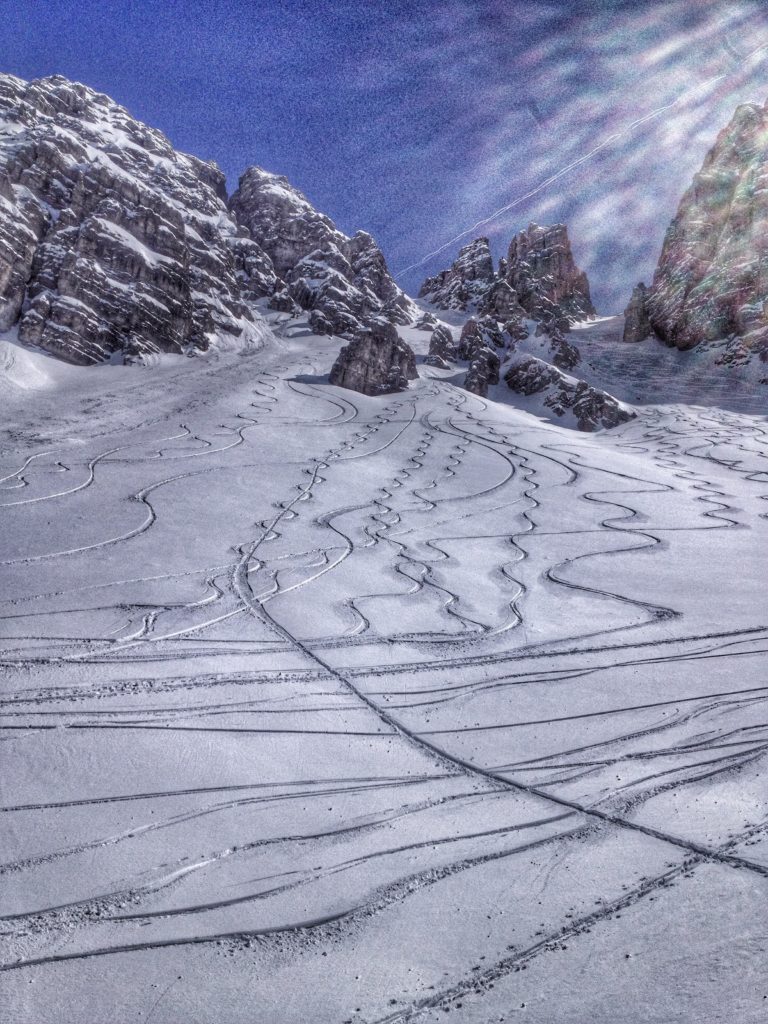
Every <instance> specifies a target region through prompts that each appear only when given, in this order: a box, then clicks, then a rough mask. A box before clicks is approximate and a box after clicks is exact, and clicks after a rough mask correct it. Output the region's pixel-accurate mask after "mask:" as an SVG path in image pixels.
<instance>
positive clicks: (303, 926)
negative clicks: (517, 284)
mask: <svg viewBox="0 0 768 1024" xmlns="http://www.w3.org/2000/svg"><path fill="white" fill-rule="evenodd" d="M277 319H280V318H279V317H278V318H277ZM274 330H275V333H276V336H275V338H274V339H272V340H270V339H267V341H266V343H265V347H264V348H263V349H262V350H261V351H260V352H258V353H255V354H252V355H250V356H249V355H244V356H242V355H234V354H228V353H223V354H218V353H213V354H211V355H208V356H203V357H200V358H197V359H191V360H190V359H183V358H181V357H176V356H163V357H161V358H160V360H159V362H158V364H157V365H155V366H153V367H152V368H149V369H146V368H129V367H121V366H100V367H95V368H89V369H83V368H79V367H73V366H67V365H64V364H61V363H57V362H56V361H54V360H53V359H51V358H49V357H46V356H44V355H42V354H41V353H36V352H33V351H30V350H28V349H23V348H20V347H19V346H18V344H16V343H15V341H14V339H13V338H12V337H10V336H9V337H7V338H6V339H5V340H4V341H3V342H2V350H1V352H0V380H1V381H2V401H3V404H4V409H5V411H6V422H10V423H13V427H12V428H9V429H7V430H5V432H4V436H3V444H2V459H1V462H0V504H1V505H2V522H3V528H2V530H1V531H0V547H1V548H2V550H1V551H0V561H1V562H2V572H3V580H4V582H3V601H2V604H0V622H1V623H2V629H3V634H4V638H5V639H4V641H3V645H2V647H3V653H2V664H3V684H2V739H3V741H4V742H3V747H2V750H3V764H4V770H3V772H2V795H1V797H0V803H1V805H2V823H3V828H2V829H0V844H2V854H1V855H0V861H1V862H2V866H1V867H0V873H2V918H3V919H2V923H1V925H0V933H1V934H0V946H1V947H2V962H3V964H4V965H5V967H4V971H3V973H2V974H0V985H1V986H2V997H1V998H2V1007H3V1010H2V1014H0V1015H1V1016H2V1018H3V1019H4V1020H8V1021H12V1022H13V1024H90V1022H106V1021H115V1022H128V1021H141V1022H150V1024H180V1022H182V1021H183V1022H185V1024H192V1022H196V1024H214V1022H215V1024H254V1022H255V1021H259V1022H280V1024H304V1022H307V1021H313V1022H332V1024H342V1022H346V1024H349V1022H354V1024H362V1022H367V1024H373V1022H383V1021H389V1022H405V1021H423V1022H427V1021H430V1022H431V1021H437V1020H445V1019H450V1020H454V1019H455V1020H459V1021H462V1022H464V1021H466V1022H478V1024H480V1022H482V1024H487V1022H490V1021H517V1020H520V1021H527V1022H529V1024H586V1022H590V1024H617V1022H640V1021H642V1022H645V1024H647V1022H654V1024H672V1022H681V1024H682V1022H686V1024H689V1022H693V1021H697V1022H713V1021H727V1022H729V1024H736V1022H738V1024H747V1022H758V1021H760V1022H763V1021H765V1019H766V1012H768V1011H767V1010H766V1006H768V1002H766V995H768V978H767V977H766V946H767V945H768V936H767V933H766V925H765V899H766V894H768V878H767V877H766V875H768V827H767V826H766V813H767V811H768V792H767V791H766V785H765V781H766V776H765V765H766V761H765V753H766V749H767V747H768V732H766V710H767V706H766V698H767V697H768V681H767V680H766V676H765V650H766V646H767V645H768V592H766V587H765V580H764V571H763V570H764V565H765V552H766V550H767V549H768V519H767V518H766V511H767V510H768V505H766V496H767V495H768V459H766V424H765V419H764V417H763V416H762V415H757V414H756V413H758V412H760V411H761V410H762V408H763V407H764V399H760V398H757V399H755V400H754V401H755V402H756V403H757V408H749V407H748V405H746V404H745V406H744V411H741V412H738V411H724V408H722V407H719V406H724V405H727V404H728V399H729V397H730V398H733V393H734V389H731V392H732V393H731V395H730V396H729V395H728V394H727V385H726V384H719V385H718V386H720V387H721V392H720V393H710V392H708V390H707V387H708V384H707V380H708V378H706V375H702V374H699V373H697V372H696V370H695V367H696V366H697V365H699V364H697V363H696V362H690V360H694V361H695V360H696V358H697V357H696V355H695V353H694V354H691V355H687V354H684V353H678V352H673V351H671V350H669V349H665V348H664V347H663V346H661V345H659V344H658V343H657V342H655V341H651V340H648V341H646V342H640V343H638V344H637V345H622V344H621V342H620V341H619V338H620V335H621V330H622V323H621V321H620V320H615V319H614V320H607V321H598V322H597V323H594V324H592V325H587V326H585V327H584V328H583V329H582V330H579V331H576V332H574V334H573V335H572V336H571V337H572V339H573V340H574V342H575V343H576V344H577V345H578V347H579V349H580V352H581V363H580V364H579V368H578V371H577V372H578V373H579V375H580V377H582V378H584V379H587V380H588V381H590V383H593V384H596V385H598V386H603V387H610V388H611V390H612V393H614V394H616V396H617V397H618V398H619V399H621V400H623V401H628V402H631V403H634V405H635V409H636V410H637V412H638V415H637V418H635V419H633V420H632V421H630V422H628V423H625V424H622V425H620V426H618V427H616V428H614V429H613V430H610V431H602V432H598V433H594V434H580V433H577V432H575V431H574V430H572V429H568V427H567V426H566V425H559V424H558V423H557V422H553V421H549V420H545V419H543V418H541V415H540V414H542V413H543V412H544V411H545V410H543V409H542V408H540V407H539V406H536V405H535V404H534V403H535V396H533V397H532V398H531V399H523V398H520V396H515V395H513V394H512V393H511V392H510V391H509V389H508V388H506V387H505V385H504V384H503V382H502V383H500V384H499V385H493V388H494V391H493V395H492V396H491V397H490V398H488V399H484V398H479V397H477V396H475V395H472V394H470V393H468V392H467V391H465V390H463V389H462V388H461V387H460V386H459V385H460V384H461V380H462V373H463V372H464V371H462V370H455V369H453V368H449V369H440V368H437V367H433V366H429V365H427V364H426V363H425V362H424V357H425V356H426V353H427V350H428V346H429V341H430V334H429V332H425V331H419V330H417V329H415V328H406V329H403V330H402V331H401V333H402V335H403V337H404V339H405V340H406V341H408V343H409V344H411V345H412V346H413V347H414V348H415V349H416V352H417V355H418V358H419V372H420V378H419V379H418V380H413V381H411V382H410V384H409V387H408V389H407V390H406V391H404V392H402V393H399V394H393V395H385V396H380V397H375V398H368V397H365V396H363V395H360V394H356V393H353V392H351V391H347V390H344V389H342V388H337V387H332V386H331V385H329V384H328V383H327V379H328V378H327V375H328V372H329V370H330V367H331V365H332V363H333V361H334V359H335V358H336V356H337V354H338V351H339V346H340V342H339V340H338V339H329V338H318V337H314V336H311V335H310V334H309V333H308V330H307V329H306V328H305V327H302V326H301V321H297V320H295V319H294V320H292V321H290V322H288V321H285V322H284V323H282V324H281V323H277V324H276V325H275V327H274ZM454 331H455V332H456V335H457V334H458V328H457V327H456V326H455V325H454ZM545 344H548V341H547V339H546V338H542V340H541V345H542V346H543V345H545ZM523 350H525V348H524V349H523ZM527 350H528V351H530V352H531V353H532V354H535V353H536V349H535V345H534V339H531V340H530V342H529V343H528V349H527ZM544 354H545V355H546V353H544ZM686 359H688V360H689V362H688V363H684V361H685V360H686ZM672 362H674V364H675V366H677V367H678V370H679V373H678V375H677V377H676V378H675V377H674V375H673V374H672V372H671V370H672ZM690 367H694V370H693V371H692V372H689V369H687V368H690ZM633 368H634V371H633ZM502 373H503V367H502ZM712 380H713V381H715V380H717V381H722V380H723V368H718V370H717V374H714V373H713V376H712ZM664 381H666V382H667V384H668V389H667V391H666V392H665V391H663V389H662V386H661V384H662V382H664ZM670 381H671V383H669V382H670ZM617 389H618V390H617ZM686 389H687V390H686ZM723 396H724V397H723ZM686 400H687V401H689V402H690V401H694V400H695V401H697V402H698V403H699V404H698V405H691V404H682V403H683V402H684V401H686ZM660 401H673V402H675V403H677V404H672V405H649V404H644V403H649V402H660ZM526 403H528V404H526ZM731 408H733V406H732V405H731ZM448 1013H450V1016H448Z"/></svg>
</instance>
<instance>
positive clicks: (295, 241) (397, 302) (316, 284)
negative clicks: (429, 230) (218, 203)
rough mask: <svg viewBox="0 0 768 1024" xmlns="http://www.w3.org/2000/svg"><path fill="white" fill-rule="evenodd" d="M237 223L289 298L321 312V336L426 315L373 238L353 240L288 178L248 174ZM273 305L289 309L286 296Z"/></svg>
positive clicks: (236, 206) (237, 200)
mask: <svg viewBox="0 0 768 1024" xmlns="http://www.w3.org/2000/svg"><path fill="white" fill-rule="evenodd" d="M230 209H231V211H232V213H233V214H234V216H235V217H236V218H237V221H238V223H239V224H241V225H242V226H243V227H244V228H245V229H247V231H248V232H249V234H250V236H251V238H252V239H254V241H255V242H257V243H258V245H259V246H260V247H261V248H262V249H263V250H264V251H265V252H266V253H267V254H268V255H269V257H270V259H271V260H272V263H273V264H274V268H275V271H276V273H277V274H279V275H280V277H281V278H284V280H285V281H286V282H287V292H288V294H289V296H290V298H291V299H293V301H294V302H296V303H297V304H298V305H299V306H300V307H301V308H303V309H309V310H315V311H317V314H318V315H317V316H316V317H315V322H316V323H317V324H318V325H323V326H324V330H323V333H331V334H344V335H352V334H354V333H355V332H357V331H359V330H360V329H361V328H362V327H363V326H364V325H365V324H366V323H367V321H368V320H369V319H370V318H371V317H372V316H375V315H379V314H381V315H384V316H385V317H386V318H387V319H389V320H391V321H392V322H393V323H399V324H407V323H412V322H413V321H414V320H416V319H417V318H418V317H419V316H420V315H421V314H420V310H418V309H417V307H416V305H415V304H414V303H413V302H412V301H411V300H410V299H409V298H408V297H407V296H406V295H405V294H404V293H403V292H402V291H401V289H400V288H398V286H397V285H396V284H395V282H394V280H393V278H392V276H391V275H390V273H389V270H388V269H387V264H386V260H385V259H384V256H383V254H382V252H381V250H380V249H379V247H378V246H377V245H376V242H375V241H374V240H373V238H372V237H371V236H370V235H369V234H368V233H367V232H365V231H358V232H357V233H356V234H355V235H353V236H352V237H351V238H350V237H348V236H347V235H345V234H344V233H343V232H341V231H339V230H338V228H337V227H336V225H335V224H334V223H333V221H332V220H331V219H330V217H327V216H326V215H325V214H323V213H320V212H319V211H318V210H316V209H315V208H314V206H312V204H311V203H310V201H309V200H308V199H307V197H306V196H305V195H303V194H302V193H301V192H299V190H298V189H296V188H294V186H293V185H291V183H290V182H289V181H288V179H287V178H285V177H283V176H281V175H278V174H270V173H269V172H268V171H265V170H263V169H262V168H260V167H249V168H248V170H247V171H246V172H245V174H244V175H243V176H242V177H241V178H240V182H239V185H238V189H237V191H236V192H235V193H234V195H233V196H232V198H231V200H230ZM279 295H280V297H279V298H277V299H275V300H273V302H272V303H271V304H272V305H273V307H274V306H275V303H276V302H279V303H280V304H281V306H280V308H283V304H284V302H285V300H284V298H283V293H282V292H280V293H279Z"/></svg>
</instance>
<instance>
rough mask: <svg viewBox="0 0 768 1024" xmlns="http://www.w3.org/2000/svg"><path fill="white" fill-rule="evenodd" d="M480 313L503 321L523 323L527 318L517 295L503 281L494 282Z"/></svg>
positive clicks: (482, 301) (484, 297)
mask: <svg viewBox="0 0 768 1024" xmlns="http://www.w3.org/2000/svg"><path fill="white" fill-rule="evenodd" d="M478 312H480V313H482V314H485V315H487V316H492V317H494V318H495V319H496V320H502V321H510V320H515V321H520V322H522V320H523V319H524V318H525V316H526V312H525V310H524V309H523V307H522V306H521V305H520V303H519V302H518V299H517V293H516V292H515V290H514V289H513V288H511V287H510V285H509V284H508V283H507V282H506V281H504V280H502V279H500V280H498V281H494V282H493V284H492V285H491V286H490V288H489V289H488V290H487V292H486V293H485V295H484V296H483V298H482V300H481V302H480V304H479V306H478Z"/></svg>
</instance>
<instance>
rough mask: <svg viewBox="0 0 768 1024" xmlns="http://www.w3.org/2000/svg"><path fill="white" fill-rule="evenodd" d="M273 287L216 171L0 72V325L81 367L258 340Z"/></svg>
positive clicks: (111, 106)
mask: <svg viewBox="0 0 768 1024" xmlns="http://www.w3.org/2000/svg"><path fill="white" fill-rule="evenodd" d="M275 283H276V275H275V273H274V268H273V267H272V266H271V261H270V260H269V258H268V257H267V256H266V254H265V253H264V252H263V251H262V250H260V249H259V247H258V245H256V244H255V243H254V242H252V241H251V240H249V239H245V238H242V237H241V236H240V234H239V232H238V229H237V226H236V224H235V223H234V221H233V220H232V218H231V217H230V216H229V214H228V212H227V208H226V203H225V185H224V176H223V174H222V173H221V171H220V170H219V169H218V167H216V165H215V164H209V163H204V162H203V161H201V160H198V159H196V158H195V157H192V156H187V155H185V154H182V153H178V152H177V151H176V150H174V149H173V147H172V146H171V144H170V142H169V141H168V139H166V138H165V136H163V135H162V134H161V133H160V132H158V131H155V130H154V129H152V128H148V127H147V126H146V125H143V124H141V122H139V121H136V120H135V119H134V118H132V117H131V116H130V115H129V114H128V112H127V111H126V110H125V109H124V108H122V107H120V106H118V105H117V104H116V103H114V102H113V101H112V100H110V99H109V98H108V97H107V96H103V95H101V94H99V93H97V92H94V91H93V90H92V89H88V88H86V87H85V86H82V85H77V84H75V83H72V82H69V81H67V79H65V78H62V77H61V76H58V75H55V76H52V77H50V78H43V79H40V80H38V81H35V82H30V83H27V82H24V81H22V80H21V79H19V78H15V77H13V76H11V75H0V330H5V329H8V328H9V327H11V326H13V325H14V324H15V323H16V322H17V321H18V328H19V338H20V339H21V341H23V342H25V343H27V344H33V345H36V346H39V347H40V348H43V349H45V350H46V351H48V352H51V353H53V354H55V355H57V356H59V357H60V358H62V359H65V360H68V361H70V362H74V363H83V364H87V363H93V362H99V361H101V360H103V359H106V358H108V357H110V356H112V355H113V354H114V353H122V354H123V355H124V357H126V358H129V359H130V358H141V357H143V356H146V355H147V354H149V353H154V352H159V351H163V352H193V351H195V350H204V349H206V348H208V346H209V345H210V344H211V343H212V342H214V341H216V340H217V339H218V340H226V339H230V340H231V341H233V342H236V343H237V344H239V345H243V344H257V343H258V342H259V340H260V338H261V337H262V336H263V334H264V333H265V328H264V326H263V322H262V321H261V318H260V317H259V316H258V314H256V313H254V311H253V310H252V308H251V307H250V302H251V300H252V299H254V298H255V297H258V296H261V295H264V294H269V291H270V290H271V289H272V288H273V287H274V285H275Z"/></svg>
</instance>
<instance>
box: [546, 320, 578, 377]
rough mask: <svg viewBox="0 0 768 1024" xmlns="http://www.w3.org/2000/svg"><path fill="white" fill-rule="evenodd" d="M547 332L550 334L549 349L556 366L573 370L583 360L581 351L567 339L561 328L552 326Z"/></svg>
mask: <svg viewBox="0 0 768 1024" xmlns="http://www.w3.org/2000/svg"><path fill="white" fill-rule="evenodd" d="M546 334H547V335H548V336H549V349H550V352H551V353H552V362H553V363H554V365H555V366H557V367H558V368H559V369H560V370H572V369H573V368H574V366H577V365H578V364H579V363H580V362H581V352H579V350H578V349H577V348H576V346H575V345H572V344H571V343H570V342H569V341H567V340H566V338H565V335H564V334H563V332H562V331H561V330H559V329H558V328H557V327H552V328H550V329H549V330H547V331H546Z"/></svg>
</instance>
